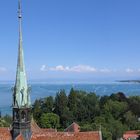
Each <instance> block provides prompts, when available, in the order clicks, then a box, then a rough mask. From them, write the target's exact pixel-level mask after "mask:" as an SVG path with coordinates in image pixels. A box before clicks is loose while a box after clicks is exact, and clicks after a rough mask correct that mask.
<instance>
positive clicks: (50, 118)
mask: <svg viewBox="0 0 140 140" xmlns="http://www.w3.org/2000/svg"><path fill="white" fill-rule="evenodd" d="M59 122H60V118H59V116H58V115H56V114H54V113H44V114H42V115H41V118H40V125H41V127H42V128H54V129H55V128H58V127H59Z"/></svg>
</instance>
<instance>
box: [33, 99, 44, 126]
mask: <svg viewBox="0 0 140 140" xmlns="http://www.w3.org/2000/svg"><path fill="white" fill-rule="evenodd" d="M41 102H42V101H41V99H40V100H35V103H34V104H33V117H34V119H35V120H36V121H37V123H38V122H39V119H40V117H41V114H42V110H41V107H42V104H41Z"/></svg>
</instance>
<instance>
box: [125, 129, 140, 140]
mask: <svg viewBox="0 0 140 140" xmlns="http://www.w3.org/2000/svg"><path fill="white" fill-rule="evenodd" d="M139 136H140V130H136V131H127V132H125V133H124V134H123V139H124V140H128V139H130V138H138V137H139Z"/></svg>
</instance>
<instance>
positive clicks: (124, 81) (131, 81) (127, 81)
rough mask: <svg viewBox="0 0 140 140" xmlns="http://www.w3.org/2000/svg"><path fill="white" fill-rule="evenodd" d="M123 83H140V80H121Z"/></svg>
mask: <svg viewBox="0 0 140 140" xmlns="http://www.w3.org/2000/svg"><path fill="white" fill-rule="evenodd" d="M117 82H121V83H140V80H119V81H117Z"/></svg>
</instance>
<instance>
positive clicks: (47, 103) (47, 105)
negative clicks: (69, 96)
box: [42, 96, 54, 113]
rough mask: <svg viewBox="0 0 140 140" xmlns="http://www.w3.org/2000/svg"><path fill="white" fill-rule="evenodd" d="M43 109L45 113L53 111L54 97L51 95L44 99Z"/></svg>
mask: <svg viewBox="0 0 140 140" xmlns="http://www.w3.org/2000/svg"><path fill="white" fill-rule="evenodd" d="M42 110H43V112H44V113H51V112H53V110H54V99H53V97H52V96H49V97H47V98H45V99H44V100H43V104H42Z"/></svg>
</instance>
